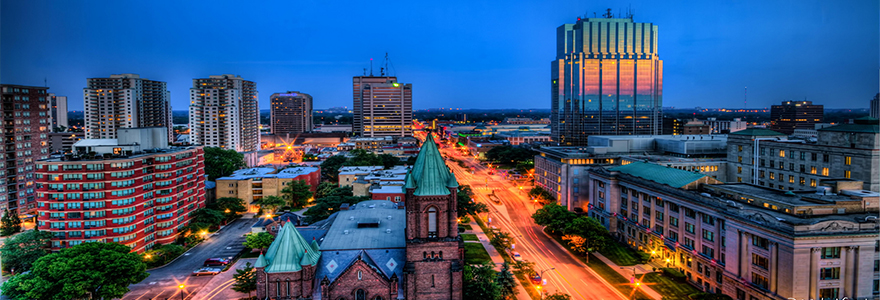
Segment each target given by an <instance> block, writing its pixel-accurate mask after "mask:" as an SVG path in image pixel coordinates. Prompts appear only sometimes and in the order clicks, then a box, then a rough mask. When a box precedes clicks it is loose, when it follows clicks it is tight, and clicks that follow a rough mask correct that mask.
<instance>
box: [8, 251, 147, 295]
mask: <svg viewBox="0 0 880 300" xmlns="http://www.w3.org/2000/svg"><path fill="white" fill-rule="evenodd" d="M146 269H147V265H146V264H145V263H144V262H143V260H142V259H141V256H140V255H138V254H137V253H133V252H131V248H129V247H128V246H125V245H122V244H117V243H83V244H80V245H76V246H74V247H72V248H67V249H62V250H61V252H58V253H52V254H49V255H46V256H43V257H41V258H40V259H38V260H37V261H36V262H35V263H34V266H33V268H32V269H31V272H30V273H27V274H22V275H18V276H13V277H12V278H11V279H10V280H9V281H7V282H6V283H4V284H3V287H2V290H3V293H4V294H5V295H7V296H9V297H10V298H12V299H16V300H24V299H53V300H54V299H63V300H66V299H71V300H72V299H85V298H90V299H114V298H122V296H123V295H125V293H127V292H128V291H129V289H128V285H130V284H133V283H137V282H140V281H141V280H144V279H145V278H147V276H149V275H150V274H149V273H147V272H146Z"/></svg>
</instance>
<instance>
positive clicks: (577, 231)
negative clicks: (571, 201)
mask: <svg viewBox="0 0 880 300" xmlns="http://www.w3.org/2000/svg"><path fill="white" fill-rule="evenodd" d="M562 231H563V233H565V234H568V235H577V236H580V237H583V238H584V239H585V242H586V247H587V248H592V249H593V251H597V250H599V249H602V247H604V246H605V243H606V241H607V240H608V236H609V233H608V229H607V228H605V226H602V223H599V221H598V220H596V219H594V218H590V217H583V216H582V217H577V218H575V219H573V220H571V221H569V222H568V224H567V225H566V226H565V227H564V228H563V230H562Z"/></svg>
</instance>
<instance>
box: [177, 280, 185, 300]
mask: <svg viewBox="0 0 880 300" xmlns="http://www.w3.org/2000/svg"><path fill="white" fill-rule="evenodd" d="M184 287H186V286H185V285H183V284H182V283H181V284H180V285H178V286H177V288H178V289H180V300H183V288H184Z"/></svg>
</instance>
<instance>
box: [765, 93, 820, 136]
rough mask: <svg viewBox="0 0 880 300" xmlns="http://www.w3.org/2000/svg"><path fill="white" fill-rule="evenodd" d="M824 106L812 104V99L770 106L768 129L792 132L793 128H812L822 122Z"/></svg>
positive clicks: (786, 132) (785, 132)
mask: <svg viewBox="0 0 880 300" xmlns="http://www.w3.org/2000/svg"><path fill="white" fill-rule="evenodd" d="M824 114H825V109H824V106H822V105H813V102H812V101H785V102H782V104H781V105H773V106H770V121H772V122H773V123H772V124H770V129H772V130H775V131H778V132H782V133H784V134H792V133H794V130H795V129H814V128H815V125H814V124H816V123H822V119H823V115H824Z"/></svg>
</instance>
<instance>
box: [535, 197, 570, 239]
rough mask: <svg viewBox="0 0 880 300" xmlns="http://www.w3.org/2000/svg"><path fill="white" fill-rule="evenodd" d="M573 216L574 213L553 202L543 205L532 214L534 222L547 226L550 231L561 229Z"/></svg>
mask: <svg viewBox="0 0 880 300" xmlns="http://www.w3.org/2000/svg"><path fill="white" fill-rule="evenodd" d="M575 218H577V215H576V214H575V213H573V212H570V211H568V209H566V208H565V207H564V206H560V205H558V204H555V203H550V204H547V205H544V207H542V208H540V209H538V210H537V211H535V214H533V215H532V219H534V220H535V223H537V224H538V225H544V226H547V228H548V229H550V231H552V232H559V231H562V230H563V229H564V228H566V226H568V224H569V223H570V222H571V221H572V220H574V219H575Z"/></svg>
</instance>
